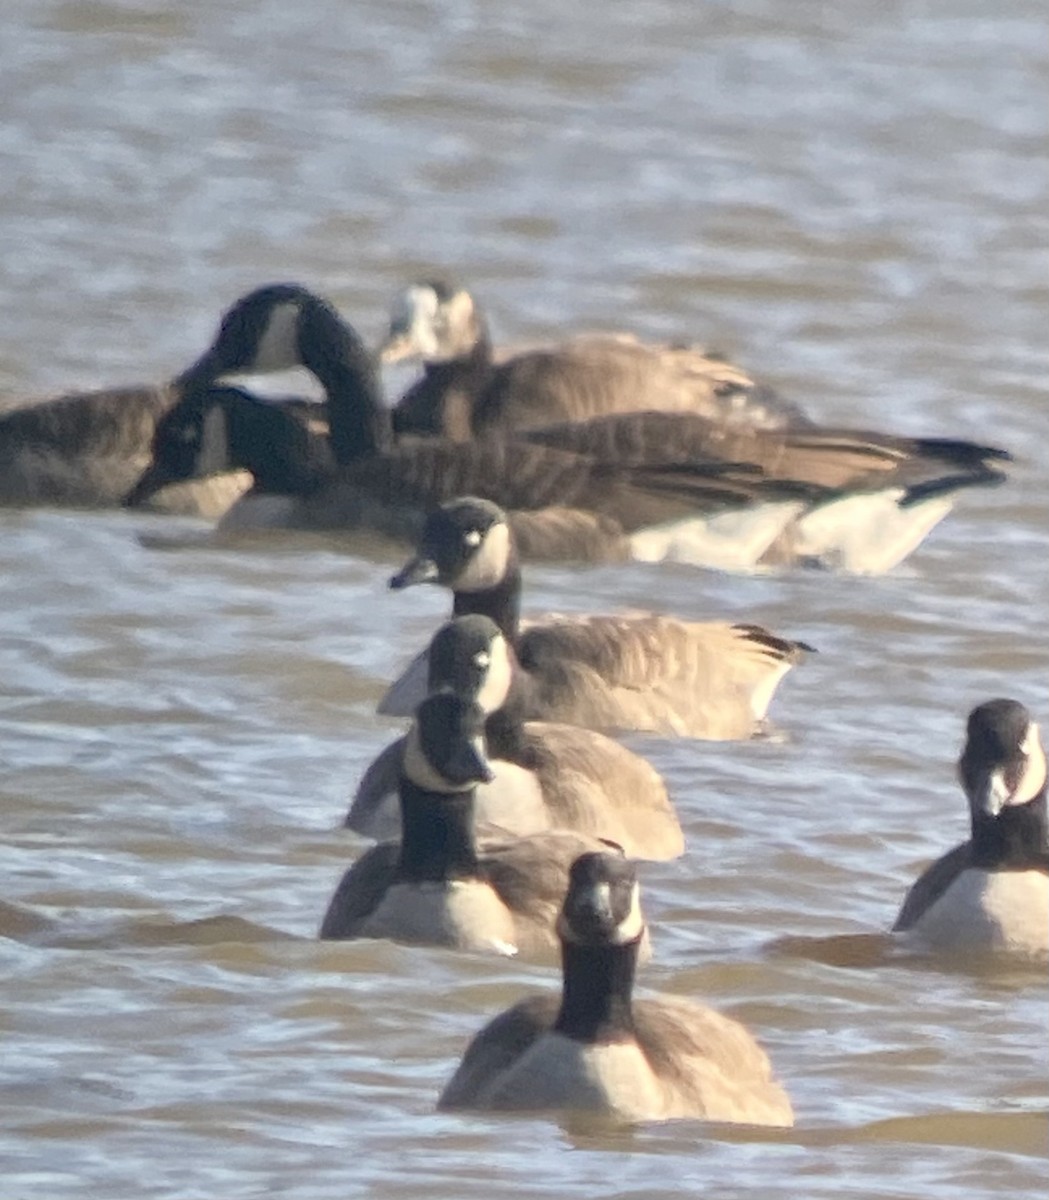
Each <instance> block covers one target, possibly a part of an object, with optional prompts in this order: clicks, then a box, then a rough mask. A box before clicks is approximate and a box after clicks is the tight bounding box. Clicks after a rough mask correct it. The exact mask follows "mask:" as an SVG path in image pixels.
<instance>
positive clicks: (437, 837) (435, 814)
mask: <svg viewBox="0 0 1049 1200" xmlns="http://www.w3.org/2000/svg"><path fill="white" fill-rule="evenodd" d="M400 801H401V852H400V857H399V858H398V860H397V877H398V879H400V880H401V881H403V882H406V883H407V882H411V883H424V882H427V883H444V882H446V881H447V880H449V879H474V878H476V877H477V874H478V863H477V849H476V847H475V845H474V836H473V811H474V793H473V791H472V790H471V791H469V792H457V793H455V794H454V795H447V794H444V793H437V792H430V791H427V790H426V789H425V788H421V787H419V786H418V785H417V784H414V783H412V782H411V781H410V780H408V779H402V780H401V783H400Z"/></svg>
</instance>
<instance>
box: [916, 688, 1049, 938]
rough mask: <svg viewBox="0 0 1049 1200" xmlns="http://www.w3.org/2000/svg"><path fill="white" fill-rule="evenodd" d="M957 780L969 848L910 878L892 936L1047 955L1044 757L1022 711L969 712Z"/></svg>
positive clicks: (999, 707)
mask: <svg viewBox="0 0 1049 1200" xmlns="http://www.w3.org/2000/svg"><path fill="white" fill-rule="evenodd" d="M958 777H959V779H960V781H961V785H962V788H963V789H964V791H965V794H966V796H967V797H968V800H969V815H970V823H971V833H970V837H969V840H968V841H967V842H963V843H962V844H961V845H960V846H955V848H954V849H953V850H950V851H948V853H946V854H944V855H943V856H942V857H941V858H939V859H937V861H936V862H935V863H933V864H932V866H931V867H929V868H927V869H926V870H925V871H924V872H923V873H922V874H921V876H919V878H918V880H917V882H916V883H915V884H914V885H913V886H912V887H911V889H910V891H909V892H908V893H907V897H906V899H905V900H904V902H903V907H902V908H901V909H900V913H899V916H898V917H897V918H896V923H895V924H894V925H893V931H894V932H896V933H907V934H909V935H910V937H911V938H912V939H913V940H915V941H918V942H919V943H921V944H923V945H927V946H930V947H933V948H935V949H940V950H979V951H988V950H1008V951H1017V952H1021V953H1027V954H1036V955H1045V954H1047V953H1049V829H1047V824H1046V765H1045V751H1044V749H1043V748H1042V743H1041V739H1040V738H1039V735H1038V726H1037V725H1036V724H1035V723H1034V721H1032V720H1031V714H1030V713H1029V712H1028V711H1027V709H1026V708H1025V707H1024V706H1023V705H1022V704H1020V703H1019V702H1018V701H1016V700H989V701H988V702H987V703H986V704H981V705H979V707H977V708H974V709H973V711H972V712H971V713H970V715H969V723H968V735H967V738H966V743H965V749H964V750H963V751H962V756H961V758H960V760H959V762H958Z"/></svg>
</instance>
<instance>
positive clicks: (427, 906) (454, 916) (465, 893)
mask: <svg viewBox="0 0 1049 1200" xmlns="http://www.w3.org/2000/svg"><path fill="white" fill-rule="evenodd" d="M359 936H361V937H373V938H390V939H391V940H394V941H401V942H421V943H424V944H426V945H431V946H452V947H455V948H456V949H458V950H477V951H481V952H483V953H487V954H492V953H494V954H516V953H517V942H516V939H515V935H514V923H513V918H512V917H511V916H510V913H509V911H508V910H507V908H506V905H505V904H503V902H502V900H500V899H499V897H498V896H497V895H496V893H495V892H494V891H493V890H492V888H491V887H489V886H488V884H486V883H482V882H481V881H479V880H452V881H450V882H448V883H411V884H408V883H401V884H395V885H394V886H393V887H391V888H389V889H387V891H386V894H385V895H384V896H383V898H382V901H381V902H380V903H379V905H378V906H377V907H376V909H375V911H374V912H372V913H371V914H370V915H369V916H368V918H367V919H366V920H365V921H364V922H363V923H362V925H361V928H360V931H359Z"/></svg>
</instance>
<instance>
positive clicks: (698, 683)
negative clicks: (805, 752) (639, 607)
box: [517, 614, 808, 739]
mask: <svg viewBox="0 0 1049 1200" xmlns="http://www.w3.org/2000/svg"><path fill="white" fill-rule="evenodd" d="M807 649H808V647H806V646H805V645H804V643H800V642H793V641H789V640H787V639H784V638H779V637H777V636H776V635H775V634H772V633H770V632H769V631H768V630H765V629H763V628H761V627H760V626H755V625H731V624H728V623H727V622H689V621H681V620H677V619H676V618H672V617H665V616H657V615H632V614H623V615H617V616H596V617H586V616H582V617H560V618H557V619H556V620H549V621H544V622H542V623H538V624H535V625H532V626H529V627H527V628H526V629H525V630H524V631H523V633H522V635H521V638H520V640H519V644H518V647H517V652H518V659H519V660H520V663H521V666H522V667H523V668H524V670H525V671H526V672H527V673H528V676H529V678H530V679H531V680H532V681H533V685H534V687H533V694H532V696H531V697H530V701H529V702H530V709H529V713H528V715H529V716H531V717H535V718H541V719H542V718H545V719H548V720H557V721H565V722H567V723H569V724H575V725H585V726H587V727H589V728H596V729H642V730H652V731H655V732H662V733H676V734H684V735H686V736H692V737H706V738H715V739H721V738H741V737H743V738H745V737H749V736H751V735H752V734H753V732H754V730H755V726H756V724H757V722H759V721H760V720H762V719H763V718H764V716H765V712H766V710H767V708H768V704H769V702H770V701H771V698H772V694H773V692H774V691H775V688H776V686H777V685H778V683H779V681H780V680H781V679H782V678H783V676H784V675H785V674H786V672H787V671H788V670H789V669H790V667H791V666H792V665H793V664H794V663H795V662H798V661H799V660H800V658H801V657H802V655H803V653H804V651H805V650H807Z"/></svg>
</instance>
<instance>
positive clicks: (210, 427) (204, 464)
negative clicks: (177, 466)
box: [194, 404, 232, 477]
mask: <svg viewBox="0 0 1049 1200" xmlns="http://www.w3.org/2000/svg"><path fill="white" fill-rule="evenodd" d="M231 465H232V464H231V463H230V454H229V428H228V425H227V421H226V413H225V410H224V409H222V408H221V407H220V406H219V405H217V404H216V405H213V406H212V407H211V408H209V409H208V411H207V412H206V413H205V415H204V425H203V428H202V429H201V438H200V450H199V451H198V452H197V461H196V464H195V466H194V471H195V474H197V475H198V476H201V477H203V476H207V475H221V474H222V472H223V471H228V470H230V468H231Z"/></svg>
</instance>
